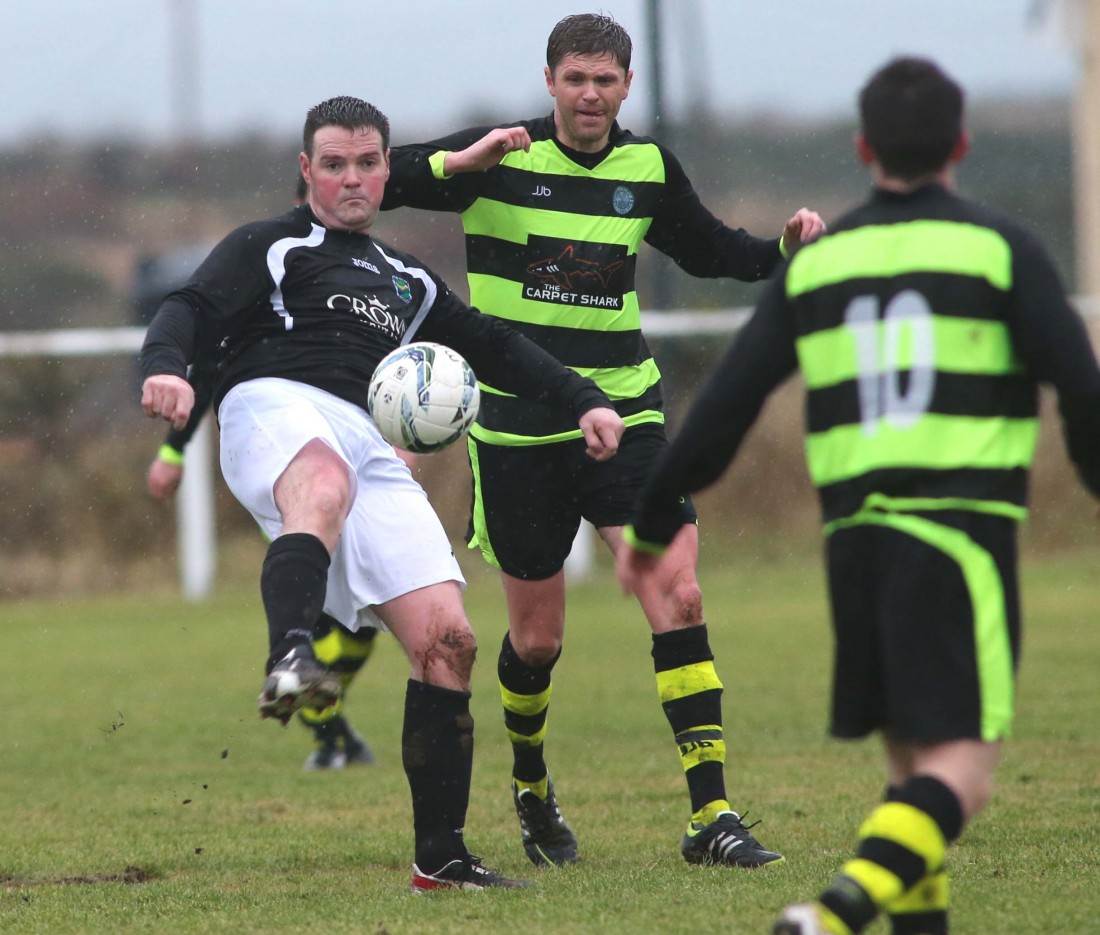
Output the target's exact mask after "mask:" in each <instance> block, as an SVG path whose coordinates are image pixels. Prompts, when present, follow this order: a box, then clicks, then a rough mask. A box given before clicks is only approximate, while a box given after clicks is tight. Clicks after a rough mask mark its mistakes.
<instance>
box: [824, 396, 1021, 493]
mask: <svg viewBox="0 0 1100 935" xmlns="http://www.w3.org/2000/svg"><path fill="white" fill-rule="evenodd" d="M1038 431H1039V424H1038V421H1037V420H1035V419H1007V418H995V419H994V418H977V417H973V418H971V417H965V416H946V415H936V414H931V413H930V414H928V415H925V416H922V417H921V418H920V420H919V421H918V422H916V423H915V424H914V425H911V426H908V427H905V428H901V429H896V428H892V427H891V426H890V425H888V424H887V423H886V421H885V420H880V421H879V422H878V423H876V431H875V433H874V434H870V435H869V434H867V432H866V431H865V430H864V428H863V426H861V425H840V426H837V427H835V428H832V429H829V430H828V431H825V432H815V433H813V434H811V435H807V436H806V463H807V466H808V468H809V472H810V478H811V479H812V480H813V482H814V484H816V485H817V486H822V485H824V484H833V483H836V482H837V481H842V480H847V479H848V478H851V477H858V476H859V475H860V474H865V473H866V472H868V471H872V470H877V469H880V468H895V467H898V468H901V467H909V468H937V469H944V468H990V469H1002V470H1004V469H1009V468H1017V467H1027V466H1028V465H1030V464H1031V459H1032V456H1033V455H1034V453H1035V442H1036V438H1037V437H1038Z"/></svg>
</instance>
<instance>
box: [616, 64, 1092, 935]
mask: <svg viewBox="0 0 1100 935" xmlns="http://www.w3.org/2000/svg"><path fill="white" fill-rule="evenodd" d="M860 113H861V117H862V127H861V132H860V135H859V137H858V138H857V148H858V152H859V155H860V158H861V159H862V161H863V162H864V163H865V164H866V165H868V167H869V168H870V169H871V173H872V178H873V180H874V183H875V190H874V192H873V194H872V196H871V198H870V200H869V201H867V203H866V204H864V205H862V206H861V207H859V208H857V209H856V210H854V211H852V212H851V213H850V214H848V215H847V216H845V217H843V218H841V219H840V220H839V221H838V222H836V223H834V224H831V225H830V233H829V234H827V235H825V236H823V237H822V238H820V239H819V240H817V241H816V242H814V243H812V244H808V245H806V246H804V247H802V249H801V250H800V251H799V252H798V253H796V254H795V255H794V257H793V258H792V259H791V262H790V264H789V266H788V267H787V268H786V270H784V271H783V273H782V275H780V276H778V277H777V278H776V279H775V280H774V281H773V282H772V283H771V284H770V285H769V288H768V289H767V291H766V293H765V295H764V296H763V298H762V300H761V302H760V304H759V306H758V307H757V310H756V312H755V314H754V315H753V317H752V319H751V320H750V321H749V323H748V324H747V325H746V327H745V329H744V330H743V331H742V333H741V334H740V336H739V337H738V339H737V340H736V341H735V342H734V344H733V345H732V346H731V348H730V350H729V351H728V353H727V354H726V356H725V358H724V360H723V361H722V363H721V365H720V367H719V370H718V371H717V373H716V374H715V376H714V377H713V379H712V380H711V381H710V383H709V384H708V385H707V386H706V387H705V388H704V389H703V391H702V392H701V394H700V396H699V398H698V399H697V400H696V402H695V403H694V405H693V407H692V410H691V412H690V414H689V415H688V417H687V419H686V421H685V424H684V428H683V430H682V431H681V433H680V435H679V436H678V437H677V438H676V440H675V442H674V443H673V445H672V446H671V448H670V449H669V450H668V452H667V454H666V456H665V457H664V458H663V459H662V461H661V462H660V463H659V464H658V465H657V466H656V469H655V473H654V475H653V476H652V477H651V478H650V481H649V483H648V485H647V488H646V491H645V493H644V494H643V497H642V500H641V502H640V505H639V509H638V511H637V512H636V513H635V517H634V522H633V525H632V526H630V527H628V528H627V531H626V533H625V534H624V537H625V538H626V539H627V541H629V542H630V543H631V545H632V546H633V551H631V550H625V551H624V553H623V555H621V556H620V560H619V571H620V578H621V580H622V582H623V584H624V586H631V587H636V586H638V584H639V582H641V583H643V584H644V581H645V579H646V576H647V575H652V574H654V573H655V572H654V569H655V568H656V567H657V566H658V565H659V562H660V559H657V558H655V557H654V553H656V554H659V553H660V552H661V549H662V547H663V546H664V545H665V544H666V543H668V542H670V541H672V539H673V537H674V536H675V535H677V534H678V531H679V529H680V524H681V522H682V520H681V519H680V517H679V514H678V512H677V502H678V497H680V496H683V495H685V494H688V493H692V492H694V491H697V490H700V489H701V488H702V487H704V486H706V485H707V484H709V483H711V482H712V481H713V480H715V479H716V478H717V477H718V475H719V474H720V473H721V472H722V470H723V468H724V467H725V466H726V465H727V464H728V463H729V461H730V459H731V458H732V457H733V454H734V453H735V452H736V450H737V447H738V445H739V444H740V442H741V440H742V438H743V437H744V435H745V433H746V432H747V431H748V428H749V426H750V425H751V424H752V422H753V420H754V419H755V418H756V415H757V413H758V412H759V411H760V408H761V406H762V404H763V402H764V400H765V398H766V397H767V395H768V394H769V392H770V391H771V390H772V389H773V388H775V387H776V386H777V385H778V384H779V383H780V382H781V381H782V380H784V379H785V378H786V377H787V376H789V375H790V374H791V373H793V372H794V371H795V370H796V369H798V370H800V371H801V374H802V377H803V379H804V381H805V385H806V397H807V398H806V426H805V430H806V454H807V461H808V465H809V471H810V476H811V478H812V480H813V482H814V484H815V485H816V486H817V488H818V490H819V493H820V498H821V504H822V509H823V513H824V519H825V532H826V535H827V562H828V574H829V587H830V599H831V604H832V612H833V627H834V631H835V635H836V657H835V669H834V673H833V674H834V687H833V698H832V725H831V726H832V732H833V734H834V735H835V736H838V737H862V736H865V735H867V734H870V733H872V732H874V731H880V732H881V733H882V737H883V741H884V744H885V749H886V777H887V790H886V801H885V802H883V803H882V804H880V805H879V806H878V807H876V808H875V809H874V810H873V811H872V812H871V813H870V815H869V817H868V818H867V820H866V821H865V822H864V824H863V825H862V827H861V828H860V842H859V848H858V851H857V852H856V855H855V856H854V858H853V859H852V860H849V861H848V862H847V863H845V864H844V866H843V867H842V868H841V871H840V873H839V874H838V875H837V877H836V878H835V879H834V881H833V882H832V883H831V884H830V885H829V886H828V887H827V888H826V889H825V890H824V891H823V892H822V893H821V894H820V896H819V897H818V899H817V901H816V902H814V903H809V904H804V905H799V906H792V907H789V908H788V909H787V910H786V911H784V913H783V915H782V916H781V917H780V919H779V920H778V922H777V923H776V926H775V928H774V932H775V933H777V935H825V933H830V935H832V933H835V935H854V933H857V932H860V931H863V929H864V928H865V927H866V926H867V925H868V924H870V922H871V920H872V919H873V918H874V917H875V916H876V915H877V914H878V913H880V912H885V913H887V914H888V915H889V916H890V917H891V922H892V931H893V933H894V935H915V933H918V932H919V933H922V935H944V933H946V932H947V928H948V926H947V902H948V899H947V876H946V871H945V869H944V859H945V854H946V848H947V845H948V844H949V843H950V842H951V841H953V840H954V839H955V838H956V837H958V835H959V834H960V832H961V831H962V829H963V827H964V826H965V825H966V823H967V821H969V820H970V819H971V818H973V817H974V816H975V815H976V814H977V813H978V812H980V811H981V810H982V808H984V806H985V804H986V802H987V800H988V798H989V795H990V792H991V788H992V774H993V768H994V765H995V764H996V761H997V758H998V755H999V751H1000V743H1001V741H1002V740H1003V739H1004V738H1005V737H1007V736H1008V733H1009V729H1010V726H1011V722H1012V715H1013V706H1014V699H1013V691H1014V676H1015V667H1016V662H1017V656H1018V650H1019V630H1020V622H1019V601H1018V595H1017V581H1016V575H1017V572H1016V569H1017V561H1016V538H1015V536H1016V527H1017V525H1018V522H1019V521H1020V520H1022V519H1024V516H1025V514H1026V509H1027V507H1026V504H1027V477H1028V470H1029V467H1030V464H1031V460H1032V455H1033V452H1034V449H1035V443H1036V437H1037V433H1038V385H1039V383H1040V382H1044V383H1050V384H1053V386H1054V387H1055V388H1056V389H1057V391H1058V400H1059V405H1060V408H1061V415H1062V419H1063V425H1064V429H1065V433H1066V438H1067V441H1068V446H1069V453H1070V456H1071V457H1072V459H1073V460H1074V462H1075V463H1076V465H1077V467H1078V470H1079V472H1080V474H1081V477H1082V479H1083V480H1084V482H1085V484H1086V485H1087V486H1088V487H1089V489H1090V490H1091V491H1092V492H1093V493H1095V494H1097V495H1100V370H1098V369H1097V364H1096V359H1095V357H1094V355H1093V352H1092V349H1091V347H1090V345H1089V340H1088V336H1087V335H1086V333H1085V330H1084V327H1083V325H1082V323H1081V321H1080V319H1079V318H1078V317H1077V315H1076V314H1075V312H1074V311H1073V309H1072V308H1071V307H1070V305H1069V303H1068V302H1067V300H1066V295H1065V292H1064V291H1063V288H1062V286H1061V284H1060V282H1059V279H1058V275H1057V273H1056V272H1055V269H1054V266H1053V264H1052V263H1051V261H1050V259H1049V257H1048V256H1047V254H1046V253H1045V251H1044V250H1043V249H1042V247H1041V246H1040V245H1039V244H1038V242H1037V241H1036V240H1035V238H1034V237H1032V236H1031V235H1030V234H1028V233H1027V232H1026V231H1024V230H1022V229H1021V228H1020V227H1019V226H1018V225H1017V224H1015V223H1014V222H1012V221H1011V220H1009V219H1008V218H1006V217H1004V216H1002V215H1000V214H997V213H995V212H993V211H990V210H987V209H985V208H982V207H979V206H978V205H975V204H972V203H971V202H969V201H966V200H964V199H962V198H960V197H958V196H957V195H955V194H954V193H953V192H952V190H951V184H952V180H953V175H952V167H953V165H954V163H956V162H958V161H959V160H960V159H962V157H963V156H964V155H965V153H966V149H967V137H966V134H965V133H964V132H963V130H962V123H961V121H962V91H961V89H960V88H959V87H958V85H956V84H955V83H954V82H953V81H952V80H951V79H950V78H948V77H947V76H946V75H944V74H943V72H942V71H940V69H939V68H938V67H936V66H935V65H934V64H933V63H931V62H928V61H926V60H922V59H899V60H896V61H894V62H892V63H890V64H888V65H887V66H885V67H884V68H882V69H881V70H880V71H879V72H877V73H876V74H875V75H874V76H873V77H872V79H871V81H870V82H869V83H868V84H867V85H866V86H865V88H864V89H863V92H862V94H861V96H860Z"/></svg>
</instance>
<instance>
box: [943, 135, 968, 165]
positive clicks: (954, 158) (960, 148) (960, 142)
mask: <svg viewBox="0 0 1100 935" xmlns="http://www.w3.org/2000/svg"><path fill="white" fill-rule="evenodd" d="M969 152H970V134H969V133H967V132H966V131H965V130H963V131H962V132H961V133H960V134H959V138H958V139H957V140H956V141H955V145H954V146H952V147H951V155H950V156H948V157H947V161H948V163H951V164H954V163H956V162H962V161H963V160H964V159H965V158H966V154H967V153H969Z"/></svg>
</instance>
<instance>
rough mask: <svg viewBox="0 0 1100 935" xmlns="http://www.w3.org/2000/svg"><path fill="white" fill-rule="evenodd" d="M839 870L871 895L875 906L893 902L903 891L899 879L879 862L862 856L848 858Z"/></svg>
mask: <svg viewBox="0 0 1100 935" xmlns="http://www.w3.org/2000/svg"><path fill="white" fill-rule="evenodd" d="M840 872H841V873H843V874H844V876H846V877H850V878H851V879H853V880H855V881H856V883H858V884H859V885H860V886H861V887H863V889H864V890H866V892H867V895H868V896H870V897H871V899H872V900H873V902H874V903H875V905H876V906H882V905H885V904H887V903H891V902H893V901H894V900H895V899H897V898H898V896H900V895H901V894H902V893H903V892H905V890H904V887H903V884H902V882H901V879H900V878H899V877H897V876H896V875H895V874H893V873H891V872H890V871H889V870H887V869H886V868H885V867H883V866H882V865H881V864H876V863H872V862H871V861H869V860H864V859H863V858H862V857H855V858H853V859H852V860H849V861H848V862H847V863H846V864H845V865H844V866H843V867H841V869H840Z"/></svg>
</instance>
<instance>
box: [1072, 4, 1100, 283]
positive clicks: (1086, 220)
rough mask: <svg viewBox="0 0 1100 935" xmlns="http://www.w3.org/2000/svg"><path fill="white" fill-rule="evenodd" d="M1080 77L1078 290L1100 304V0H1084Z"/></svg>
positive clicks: (1076, 113) (1076, 116)
mask: <svg viewBox="0 0 1100 935" xmlns="http://www.w3.org/2000/svg"><path fill="white" fill-rule="evenodd" d="M1076 12H1077V13H1078V15H1079V16H1080V18H1081V21H1080V24H1079V25H1080V28H1079V29H1078V30H1077V31H1076V33H1077V39H1078V42H1079V43H1080V45H1079V48H1078V62H1079V73H1078V77H1077V89H1076V93H1075V94H1074V101H1073V160H1074V162H1073V170H1074V189H1075V191H1074V199H1073V202H1074V210H1075V214H1076V219H1075V220H1076V224H1075V234H1076V237H1075V239H1076V243H1077V256H1076V261H1077V277H1076V279H1077V281H1076V283H1075V286H1076V289H1075V291H1076V292H1077V293H1078V294H1079V295H1083V296H1087V297H1089V299H1090V300H1091V301H1093V302H1096V301H1098V300H1100V231H1098V230H1097V219H1098V218H1100V35H1098V31H1100V0H1080V2H1079V5H1078V8H1077V11H1076Z"/></svg>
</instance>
